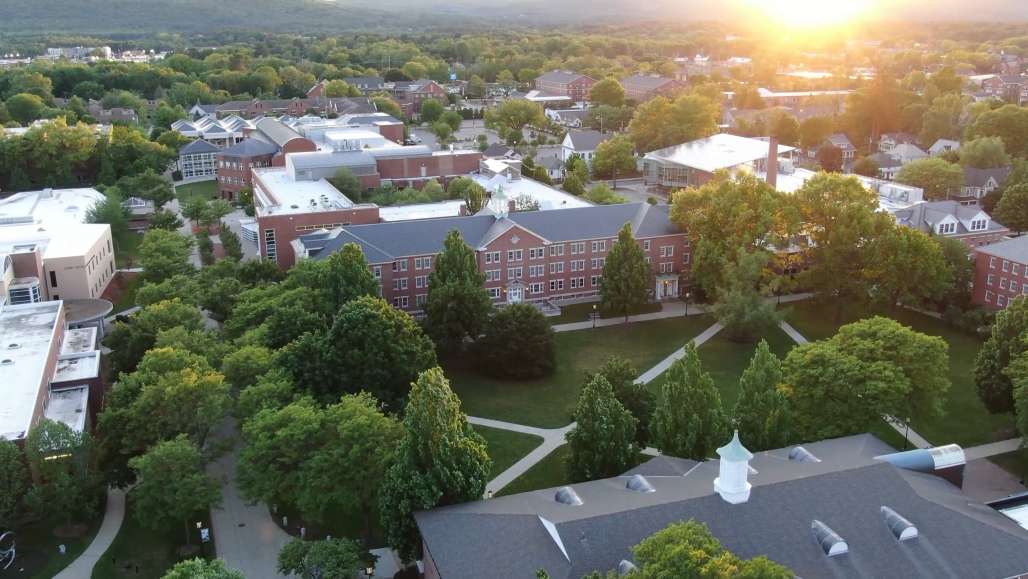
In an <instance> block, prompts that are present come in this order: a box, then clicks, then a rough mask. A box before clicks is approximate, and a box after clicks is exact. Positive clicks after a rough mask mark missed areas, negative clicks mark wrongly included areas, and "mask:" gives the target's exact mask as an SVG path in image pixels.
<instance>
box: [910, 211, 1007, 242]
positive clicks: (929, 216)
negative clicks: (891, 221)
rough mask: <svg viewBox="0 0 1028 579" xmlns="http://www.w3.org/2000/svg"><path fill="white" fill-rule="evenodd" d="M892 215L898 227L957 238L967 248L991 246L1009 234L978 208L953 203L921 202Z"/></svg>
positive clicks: (1005, 228)
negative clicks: (902, 226) (904, 226)
mask: <svg viewBox="0 0 1028 579" xmlns="http://www.w3.org/2000/svg"><path fill="white" fill-rule="evenodd" d="M892 214H893V217H895V218H896V222H897V223H899V224H900V225H906V226H907V227H913V228H914V229H919V230H921V231H923V232H925V233H927V234H929V235H938V236H941V237H952V238H954V239H959V240H960V241H963V242H964V243H966V244H967V246H968V247H969V248H974V247H980V246H982V245H988V244H990V243H995V242H996V241H999V240H1000V239H1003V238H1004V237H1005V236H1006V235H1007V234H1009V233H1010V229H1008V228H1007V227H1004V226H1003V225H1002V224H1000V223H997V222H996V221H995V220H994V219H992V217H990V216H989V214H988V213H986V212H985V211H984V210H983V209H982V208H981V207H979V206H977V205H962V204H960V203H958V202H956V201H922V202H921V203H915V204H914V205H911V206H910V207H908V208H905V209H899V210H897V211H893V212H892Z"/></svg>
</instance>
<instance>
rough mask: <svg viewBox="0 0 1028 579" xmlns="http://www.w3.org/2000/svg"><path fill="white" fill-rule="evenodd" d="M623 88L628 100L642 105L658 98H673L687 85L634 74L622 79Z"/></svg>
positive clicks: (657, 76)
mask: <svg viewBox="0 0 1028 579" xmlns="http://www.w3.org/2000/svg"><path fill="white" fill-rule="evenodd" d="M621 88H623V89H625V98H626V99H630V100H633V101H635V102H637V103H641V102H643V101H648V100H650V99H651V98H653V97H656V96H667V97H673V96H675V94H676V93H678V92H680V91H681V90H682V89H684V88H685V83H683V82H681V81H679V80H676V79H673V78H667V77H663V76H659V75H656V74H633V75H632V76H626V77H625V78H623V79H621Z"/></svg>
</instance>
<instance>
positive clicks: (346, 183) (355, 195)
mask: <svg viewBox="0 0 1028 579" xmlns="http://www.w3.org/2000/svg"><path fill="white" fill-rule="evenodd" d="M328 181H329V183H332V186H333V187H335V188H336V189H338V190H339V192H340V193H342V194H343V195H346V196H347V197H349V198H350V199H353V200H355V201H360V200H361V199H362V197H363V194H364V186H363V185H361V181H360V179H358V178H357V176H356V175H354V174H353V171H351V170H350V168H349V167H340V168H338V169H336V173H335V175H334V176H332V178H330V179H329V180H328Z"/></svg>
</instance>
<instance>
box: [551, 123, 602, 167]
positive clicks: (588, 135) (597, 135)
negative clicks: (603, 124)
mask: <svg viewBox="0 0 1028 579" xmlns="http://www.w3.org/2000/svg"><path fill="white" fill-rule="evenodd" d="M610 137H611V135H607V134H604V133H601V132H599V131H589V130H586V131H568V133H567V134H566V135H564V142H563V143H561V145H560V160H561V161H562V162H563V163H564V164H565V165H566V164H567V162H568V159H570V158H571V157H572V155H578V156H579V157H581V158H582V159H583V160H585V162H586V163H587V164H588V165H589V167H592V164H593V156H594V155H596V149H597V148H598V147H599V146H600V143H602V142H604V141H606V140H607V139H609V138H610Z"/></svg>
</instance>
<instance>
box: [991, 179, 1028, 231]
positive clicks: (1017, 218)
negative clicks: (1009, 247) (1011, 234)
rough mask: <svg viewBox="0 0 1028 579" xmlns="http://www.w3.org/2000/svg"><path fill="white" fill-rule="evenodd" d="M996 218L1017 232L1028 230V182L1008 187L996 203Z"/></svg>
mask: <svg viewBox="0 0 1028 579" xmlns="http://www.w3.org/2000/svg"><path fill="white" fill-rule="evenodd" d="M995 216H996V219H997V220H998V221H999V222H1000V223H1002V224H1003V225H1006V226H1007V227H1009V228H1011V229H1013V230H1014V231H1017V232H1019V233H1020V232H1022V231H1028V183H1017V184H1013V185H1010V186H1008V187H1006V188H1005V189H1004V191H1003V197H1001V198H1000V200H999V203H997V204H996V211H995Z"/></svg>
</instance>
